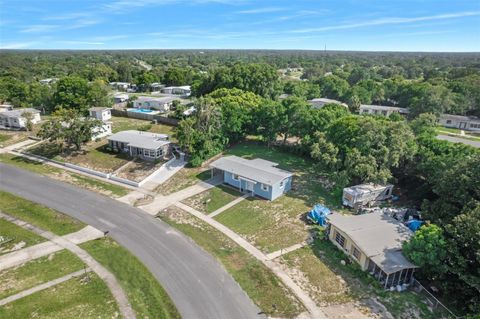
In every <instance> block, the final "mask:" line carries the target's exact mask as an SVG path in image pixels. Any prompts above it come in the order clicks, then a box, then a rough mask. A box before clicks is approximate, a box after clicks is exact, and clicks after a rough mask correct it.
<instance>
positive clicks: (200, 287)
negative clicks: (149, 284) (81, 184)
mask: <svg viewBox="0 0 480 319" xmlns="http://www.w3.org/2000/svg"><path fill="white" fill-rule="evenodd" d="M0 189H2V190H4V191H7V192H10V193H13V194H16V195H18V196H22V197H24V198H26V199H29V200H31V201H34V202H37V203H40V204H43V205H45V206H48V207H51V208H53V209H56V210H58V211H61V212H63V213H65V214H67V215H70V216H72V217H75V218H77V219H79V220H81V221H83V222H85V223H87V224H90V225H92V226H94V227H96V228H98V229H100V230H109V231H110V233H109V235H110V236H111V237H112V238H114V239H115V240H116V241H117V242H118V243H120V244H121V245H122V246H124V247H125V248H127V249H128V250H129V251H130V252H132V253H133V254H134V255H136V256H137V257H138V258H139V259H140V260H141V261H142V262H143V263H144V264H145V266H146V267H147V268H148V269H149V270H150V271H151V272H152V274H153V275H154V276H155V277H156V278H157V279H158V281H159V282H160V283H161V285H162V286H163V287H164V288H165V290H166V291H167V292H168V294H169V295H170V297H171V298H172V300H173V302H174V303H175V305H176V306H177V308H178V310H179V312H180V314H181V316H182V317H183V318H209V319H214V318H218V319H225V318H232V319H236V318H238V319H240V318H241V319H244V318H245V319H248V318H259V317H263V316H259V315H258V313H259V312H260V310H259V309H258V307H256V306H255V305H254V304H253V302H252V301H251V300H250V299H249V298H248V296H247V295H246V294H245V293H244V292H243V290H242V289H241V288H240V286H239V285H238V284H237V283H236V282H235V281H234V280H233V278H232V277H231V276H230V275H229V274H228V273H227V272H226V271H225V269H223V267H222V266H221V265H220V264H219V263H218V262H217V261H216V260H215V259H214V258H213V257H211V256H210V255H209V254H207V253H206V252H205V251H204V250H202V249H201V248H199V247H198V246H197V245H196V244H195V243H194V242H193V241H192V240H191V239H189V238H187V237H186V236H184V235H183V234H181V233H179V232H178V231H176V230H174V229H173V228H171V227H170V226H168V225H167V224H165V223H163V222H161V221H160V220H158V219H155V218H154V217H152V216H150V215H148V214H146V213H144V212H142V211H141V210H139V209H136V208H134V207H130V206H128V205H126V204H123V203H121V202H118V201H115V200H113V199H110V198H107V197H105V196H102V195H99V194H96V193H93V192H90V191H87V190H83V189H80V188H77V187H75V186H72V185H69V184H66V183H63V182H59V181H56V180H53V179H50V178H48V177H45V176H40V175H37V174H34V173H31V172H28V171H24V170H21V169H18V168H16V167H12V166H9V165H5V164H1V163H0Z"/></svg>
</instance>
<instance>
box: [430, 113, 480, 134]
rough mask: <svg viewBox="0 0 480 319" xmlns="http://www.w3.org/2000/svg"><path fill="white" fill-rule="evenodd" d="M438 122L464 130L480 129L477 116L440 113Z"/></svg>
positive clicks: (479, 120)
mask: <svg viewBox="0 0 480 319" xmlns="http://www.w3.org/2000/svg"><path fill="white" fill-rule="evenodd" d="M438 122H439V124H440V125H441V126H444V127H449V128H458V129H460V130H466V131H480V119H479V118H478V117H472V116H470V117H469V116H462V115H451V114H442V115H440V119H439V121H438Z"/></svg>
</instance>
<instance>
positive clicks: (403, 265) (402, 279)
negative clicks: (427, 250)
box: [327, 212, 417, 289]
mask: <svg viewBox="0 0 480 319" xmlns="http://www.w3.org/2000/svg"><path fill="white" fill-rule="evenodd" d="M327 220H328V227H327V233H328V238H329V239H330V241H331V242H332V243H333V244H335V246H337V247H338V248H339V249H341V250H342V251H343V252H344V253H345V254H346V255H348V256H349V257H350V258H351V259H352V260H353V261H354V262H356V263H358V264H359V265H360V267H361V269H362V270H363V271H368V272H369V273H370V274H372V275H373V276H374V277H375V278H376V279H377V280H379V281H380V283H381V285H382V286H383V287H384V288H385V289H388V288H391V287H394V288H397V289H398V287H400V289H404V287H405V286H402V285H403V284H409V283H410V282H411V280H412V276H413V273H414V272H415V269H416V268H417V266H416V265H414V264H412V263H411V262H409V261H408V260H407V259H406V258H405V256H404V255H403V254H402V244H403V242H405V241H407V240H409V239H410V238H411V236H412V235H413V233H412V231H411V230H410V229H408V227H407V226H405V225H403V224H402V223H401V222H399V221H397V220H396V219H394V218H392V217H390V216H388V215H387V214H384V213H382V212H373V213H368V214H363V215H355V216H352V215H349V216H346V215H342V214H338V213H334V214H331V215H328V216H327Z"/></svg>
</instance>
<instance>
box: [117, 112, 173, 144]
mask: <svg viewBox="0 0 480 319" xmlns="http://www.w3.org/2000/svg"><path fill="white" fill-rule="evenodd" d="M110 121H111V122H112V132H113V133H117V132H120V131H126V130H138V131H149V132H152V133H160V134H168V135H170V137H173V133H174V132H175V126H171V125H165V124H152V123H151V122H150V121H146V120H139V119H133V118H129V117H119V116H112V118H111V119H110ZM172 140H174V139H173V138H172Z"/></svg>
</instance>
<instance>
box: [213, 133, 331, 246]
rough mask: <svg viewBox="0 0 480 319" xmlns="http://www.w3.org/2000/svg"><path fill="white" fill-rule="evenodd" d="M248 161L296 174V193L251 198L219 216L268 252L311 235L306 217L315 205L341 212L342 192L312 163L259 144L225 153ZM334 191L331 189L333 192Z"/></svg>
mask: <svg viewBox="0 0 480 319" xmlns="http://www.w3.org/2000/svg"><path fill="white" fill-rule="evenodd" d="M225 153H226V154H227V155H228V154H231V155H237V156H241V157H245V158H257V157H259V158H263V159H266V160H270V161H274V162H276V163H279V167H280V168H283V169H286V170H289V171H291V172H293V173H294V177H293V186H292V190H291V191H290V192H288V193H287V194H285V195H284V196H282V197H279V198H277V199H276V200H274V201H267V200H263V199H260V198H248V199H247V200H244V201H242V202H240V203H239V204H237V205H235V206H233V207H232V208H230V209H228V210H226V211H225V212H223V213H221V214H220V215H217V216H216V217H215V219H216V220H218V221H219V222H221V223H222V224H224V225H226V226H227V227H229V228H231V229H232V230H234V231H235V232H237V233H239V234H240V235H242V236H244V237H245V238H246V239H247V240H249V241H250V242H252V243H253V244H254V245H256V246H257V247H258V248H260V249H261V250H262V251H264V252H267V253H269V252H272V251H276V250H279V249H281V248H286V247H289V246H291V245H294V244H297V243H299V242H301V241H303V240H305V239H306V238H308V236H309V231H310V226H307V225H306V223H305V222H304V220H303V218H304V214H305V213H306V212H308V211H309V210H310V209H311V208H312V207H313V205H314V204H316V203H323V204H325V205H327V206H328V207H329V208H331V209H336V210H340V209H341V206H340V205H341V199H340V193H339V192H337V191H335V190H334V189H332V188H330V185H329V183H328V181H327V180H326V179H325V178H322V176H319V175H318V173H317V171H316V169H315V165H314V163H313V162H312V161H310V160H308V159H306V158H303V157H300V156H297V155H294V154H290V153H284V152H281V151H279V150H277V149H275V148H267V147H266V146H264V145H263V144H260V143H256V142H245V143H240V144H238V145H236V146H235V147H233V148H231V149H229V150H227V151H226V152H225ZM329 188H330V189H329Z"/></svg>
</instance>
